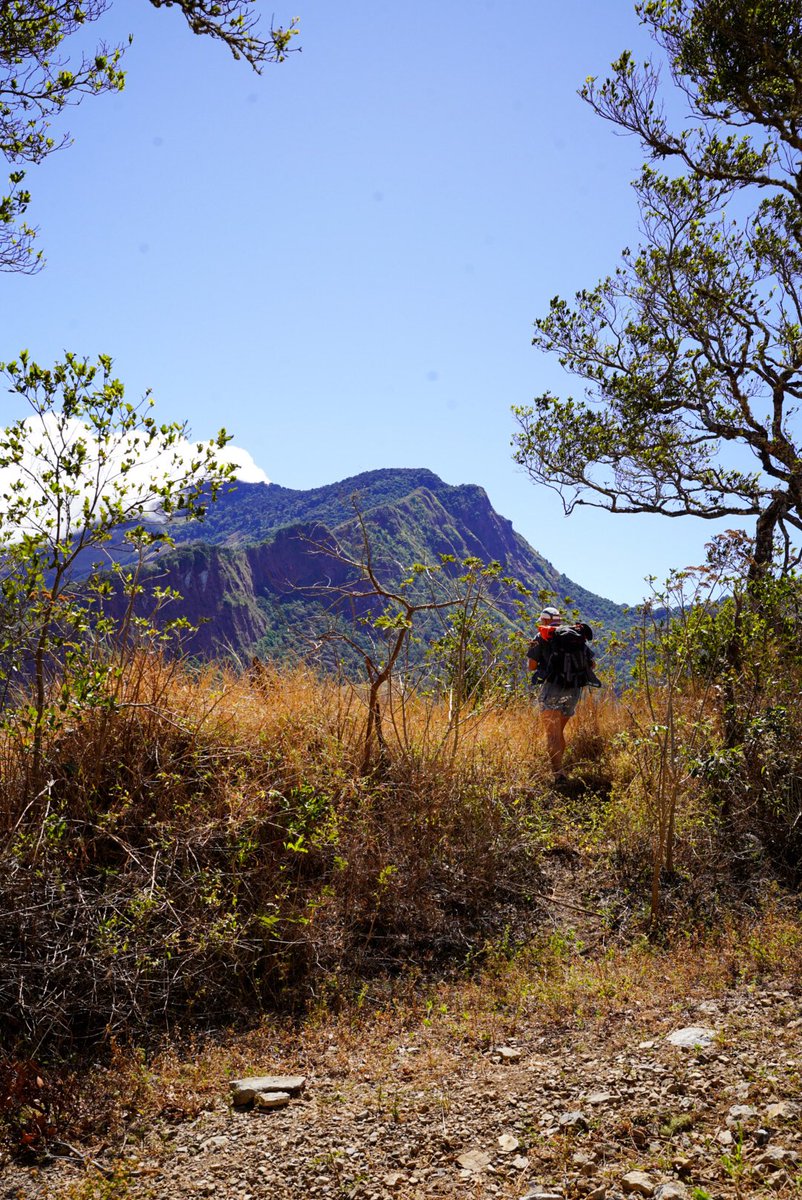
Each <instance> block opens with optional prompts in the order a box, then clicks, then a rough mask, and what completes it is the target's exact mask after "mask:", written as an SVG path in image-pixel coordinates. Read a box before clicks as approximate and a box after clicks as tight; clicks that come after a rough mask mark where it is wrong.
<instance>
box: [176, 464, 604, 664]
mask: <svg viewBox="0 0 802 1200" xmlns="http://www.w3.org/2000/svg"><path fill="white" fill-rule="evenodd" d="M360 522H361V525H360ZM362 528H364V531H365V534H366V536H367V537H368V539H369V542H370V545H371V553H372V556H373V559H374V564H375V566H376V569H377V571H379V572H380V573H381V574H382V577H383V578H385V579H387V580H393V579H395V580H399V579H400V578H402V577H403V575H405V574H406V573H407V572H408V571H409V568H410V567H411V566H412V564H413V563H415V562H423V563H427V564H430V565H435V564H439V563H440V562H441V557H442V556H443V555H453V556H454V559H455V560H456V563H455V565H454V567H453V568H451V567H448V568H447V569H448V570H449V571H451V573H452V574H456V573H459V571H460V570H461V567H460V566H459V564H461V563H462V562H463V561H464V560H465V559H467V558H478V559H480V560H481V561H482V562H483V563H488V562H491V561H497V562H499V563H500V564H501V567H502V571H503V573H504V574H506V575H509V576H512V577H514V578H516V579H519V580H521V582H522V583H524V584H525V585H526V586H527V587H528V588H529V589H530V590H531V591H532V592H533V600H532V609H533V618H534V616H535V615H536V612H535V611H534V610H535V609H536V608H537V607H538V605H539V603H540V601H539V598H538V595H539V593H540V594H546V593H547V594H548V595H549V596H550V597H551V596H554V597H555V598H556V599H557V600H558V601H559V602H560V603H561V604H562V603H566V604H573V605H575V606H576V607H577V608H578V609H579V610H580V611H581V612H582V615H583V617H584V618H585V619H587V620H589V621H590V622H591V623H594V624H597V625H602V626H604V627H605V628H607V629H610V630H612V629H618V628H621V627H623V625H625V624H626V609H625V607H624V606H622V605H619V604H616V603H615V602H614V601H612V600H607V599H606V598H604V597H601V596H597V595H596V594H595V593H593V592H591V591H590V590H589V589H587V588H584V587H583V586H582V585H581V584H579V583H577V582H576V581H574V580H571V579H569V578H568V576H566V575H565V574H563V573H561V572H559V571H557V569H556V568H555V567H554V566H553V565H552V564H551V563H550V562H549V561H548V560H547V559H545V558H544V557H543V556H542V555H541V554H540V553H539V552H538V551H537V550H535V549H534V548H533V547H532V546H530V545H529V543H528V542H527V541H526V540H525V539H524V538H523V537H522V536H521V535H520V534H519V533H517V532H516V531H515V529H514V528H513V525H512V522H511V521H510V520H509V519H508V518H507V517H504V516H502V515H501V514H499V513H497V512H496V510H495V509H494V508H493V506H492V504H491V503H490V500H489V497H488V496H487V493H486V492H485V490H484V489H483V488H482V487H480V486H479V485H477V484H458V485H452V484H447V483H445V482H444V481H443V480H442V479H440V478H439V476H437V475H436V474H435V473H434V472H433V471H430V470H428V469H427V468H419V469H418V468H408V467H405V468H380V469H377V470H375V471H368V472H363V473H361V474H359V475H355V476H350V477H348V478H346V479H344V480H341V481H339V482H335V483H332V484H325V485H323V486H321V487H317V488H312V489H306V490H305V489H291V488H284V487H282V486H281V485H280V484H275V483H242V482H239V481H238V482H237V484H236V485H235V486H234V487H233V488H232V489H231V490H230V491H229V490H227V491H226V492H225V493H224V494H223V495H221V496H220V497H219V498H218V499H217V501H216V502H215V503H214V504H213V505H211V506H210V507H209V511H208V514H207V516H206V518H205V519H204V521H203V522H191V523H189V522H187V523H184V524H179V523H176V524H175V525H174V526H172V527H171V533H172V535H173V537H174V538H175V541H176V546H175V548H174V549H172V550H170V551H168V552H165V553H163V554H161V555H160V556H159V559H158V564H157V566H156V567H155V568H154V574H153V576H152V577H153V578H156V577H157V576H158V579H159V584H160V585H161V586H168V587H173V588H175V589H176V590H177V591H178V592H179V593H180V594H181V596H182V600H181V601H180V603H178V604H177V606H176V608H174V609H173V610H172V613H171V615H177V613H178V611H179V610H180V615H182V616H186V617H187V618H188V620H189V621H190V622H191V623H192V624H193V625H198V626H199V628H198V631H197V633H195V634H194V635H193V636H192V637H191V638H190V639H189V643H188V647H189V649H190V651H191V652H192V653H195V654H198V655H201V656H203V657H212V656H214V655H215V654H220V653H229V654H230V653H234V654H235V655H236V656H238V657H240V658H241V657H247V656H251V655H253V654H258V655H262V656H264V655H267V656H270V657H273V656H275V657H279V658H283V657H293V656H297V655H298V654H299V653H302V651H301V650H300V646H301V644H302V642H303V639H304V637H305V636H306V635H307V633H308V635H309V638H310V642H314V641H315V639H316V638H319V637H320V635H321V631H322V629H323V626H324V624H325V620H326V617H327V615H328V616H329V617H330V612H329V608H330V603H329V608H327V604H326V602H324V598H323V597H322V595H321V594H318V595H316V594H315V593H316V589H317V591H318V593H320V584H321V580H322V579H324V578H325V579H328V581H329V583H330V585H331V587H333V588H334V589H335V590H336V589H337V588H340V589H341V590H344V591H347V590H348V588H349V586H351V584H350V582H349V578H348V572H347V570H346V568H345V567H344V565H343V564H342V563H341V562H338V560H337V559H336V557H333V556H332V555H330V554H327V553H325V552H323V551H322V550H321V543H322V542H327V540H328V539H333V541H334V542H337V543H339V544H344V545H346V544H347V545H350V546H351V547H352V548H353V547H355V546H356V547H358V546H359V544H360V540H361V536H362V533H361V530H362ZM324 560H325V561H324ZM331 594H332V593H331V592H329V593H326V596H327V597H328V598H329V599H330V596H331ZM511 613H512V610H511V609H510V614H511ZM510 620H511V621H512V620H513V617H512V615H510Z"/></svg>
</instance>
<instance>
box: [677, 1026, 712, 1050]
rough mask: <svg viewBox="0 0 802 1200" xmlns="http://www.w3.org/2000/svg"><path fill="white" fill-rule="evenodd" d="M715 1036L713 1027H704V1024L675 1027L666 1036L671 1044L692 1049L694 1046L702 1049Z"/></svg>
mask: <svg viewBox="0 0 802 1200" xmlns="http://www.w3.org/2000/svg"><path fill="white" fill-rule="evenodd" d="M715 1037H716V1031H715V1029H706V1028H705V1026H704V1025H687V1026H686V1027H685V1028H684V1029H675V1030H674V1031H673V1032H672V1033H669V1034H668V1036H667V1037H666V1041H667V1042H669V1043H670V1044H671V1045H672V1046H684V1047H686V1048H687V1049H693V1048H694V1047H696V1046H700V1047H702V1049H704V1048H705V1047H706V1046H709V1045H710V1044H711V1043H712V1042H713V1040H714V1039H715Z"/></svg>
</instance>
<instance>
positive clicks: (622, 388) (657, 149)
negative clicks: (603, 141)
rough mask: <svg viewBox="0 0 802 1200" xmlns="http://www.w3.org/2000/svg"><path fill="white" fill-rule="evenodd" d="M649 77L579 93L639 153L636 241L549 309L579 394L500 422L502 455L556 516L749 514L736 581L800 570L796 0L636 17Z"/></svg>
mask: <svg viewBox="0 0 802 1200" xmlns="http://www.w3.org/2000/svg"><path fill="white" fill-rule="evenodd" d="M636 12H637V13H638V15H639V16H640V18H641V21H642V22H643V23H644V24H645V25H646V26H647V27H648V29H649V30H650V32H651V34H652V36H653V38H654V40H655V41H656V42H657V44H658V45H659V46H660V47H661V48H662V50H663V52H664V54H665V57H666V59H667V62H668V69H669V74H670V78H671V81H672V82H673V84H674V87H675V89H676V91H677V92H678V94H679V99H680V101H681V102H682V104H683V105H684V106H685V108H687V110H688V111H689V113H690V121H689V122H687V123H686V124H685V125H684V127H683V126H680V125H679V123H677V127H676V128H675V127H674V123H673V122H672V119H670V117H669V115H668V114H667V111H666V108H665V107H664V105H663V104H662V102H661V82H660V73H659V68H658V66H657V65H655V64H654V63H653V62H647V63H645V64H642V65H638V64H636V62H635V61H634V59H633V56H632V54H631V53H629V52H625V53H623V54H622V55H621V57H620V58H619V59H618V60H617V61H616V62H615V63H613V65H612V72H613V73H612V76H611V77H610V78H607V79H606V80H605V81H604V82H601V83H600V82H599V81H597V80H596V79H594V78H590V79H588V80H587V82H586V84H585V86H584V87H583V89H582V91H581V95H582V96H583V98H584V99H585V100H586V101H587V102H588V103H589V104H590V105H591V107H592V108H593V109H594V110H595V111H596V112H597V113H598V114H599V115H600V116H602V117H603V118H605V119H606V120H608V121H610V122H612V124H613V125H614V126H616V127H617V128H618V129H619V130H623V131H625V132H627V133H632V134H634V135H635V136H636V137H638V138H639V140H640V142H641V145H642V147H643V149H644V151H645V154H646V156H647V160H646V162H645V164H644V166H643V168H642V170H641V172H640V175H639V177H638V178H637V180H636V181H635V184H634V187H635V192H636V195H637V198H638V204H639V208H640V218H641V229H642V233H643V242H642V244H641V245H640V246H639V247H638V248H637V249H636V250H634V251H631V250H630V249H625V250H624V251H623V253H622V259H621V262H620V264H619V266H618V267H617V268H616V270H615V272H614V273H613V274H612V275H610V276H609V277H607V278H606V279H603V280H601V282H599V283H598V284H596V286H595V287H592V288H590V289H588V290H583V291H580V292H578V293H577V295H576V296H575V298H574V301H573V302H572V303H570V302H568V301H566V300H564V299H562V298H560V297H556V298H555V299H553V300H552V302H551V305H550V309H549V312H548V314H547V315H546V316H545V317H543V318H542V319H540V320H538V321H537V322H536V325H535V328H536V333H535V337H534V344H535V345H536V346H538V347H539V348H541V349H544V350H547V351H551V352H554V353H556V354H557V355H558V356H559V361H560V363H561V364H562V365H563V366H565V367H566V368H567V369H568V370H569V371H570V372H572V373H573V374H575V375H577V376H578V377H579V378H580V379H583V380H584V381H585V383H586V389H585V397H584V398H583V399H581V400H577V399H574V398H572V397H568V398H566V399H561V398H558V397H555V396H553V395H551V394H550V393H546V394H544V395H542V396H539V397H538V398H536V399H535V400H534V402H533V404H532V405H530V406H526V407H522V408H519V409H517V410H516V416H517V421H518V431H517V432H516V435H515V438H514V445H515V452H514V453H515V459H516V461H517V462H518V463H520V464H521V465H523V466H524V467H525V469H526V470H527V471H528V472H529V474H530V476H531V477H532V479H533V480H534V481H536V482H538V483H543V484H546V485H547V486H549V487H552V488H554V489H556V490H557V491H558V492H559V493H560V495H561V497H562V499H563V504H564V507H565V511H566V512H567V513H570V512H571V511H572V510H573V508H574V507H575V505H577V504H589V505H595V506H597V507H601V508H605V509H607V510H609V511H610V512H617V513H660V514H662V515H664V516H669V517H678V516H696V517H701V518H704V519H707V520H711V519H719V518H736V519H744V518H752V519H754V529H753V537H754V540H753V548H752V557H751V565H750V574H751V576H752V577H753V578H755V577H757V576H759V575H761V574H764V573H765V572H766V571H767V570H768V569H769V567H770V565H771V564H772V562H773V560H774V556H775V553H776V548H777V544H778V543H779V544H780V545H781V546H782V549H783V558H782V569H783V570H786V571H787V570H788V569H789V568H790V567H791V566H793V565H794V563H796V562H798V561H799V560H800V554H799V552H798V549H797V547H798V544H799V538H798V534H799V532H800V531H801V530H802V444H801V443H800V433H799V428H798V420H797V406H798V403H799V400H800V398H802V8H800V6H799V3H798V0H772V2H771V3H767V2H764V0H648V2H643V3H641V4H639V5H638V6H637V7H636Z"/></svg>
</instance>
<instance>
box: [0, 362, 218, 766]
mask: <svg viewBox="0 0 802 1200" xmlns="http://www.w3.org/2000/svg"><path fill="white" fill-rule="evenodd" d="M0 371H2V372H3V374H4V375H5V377H6V379H7V380H8V382H9V383H10V385H11V386H10V390H11V392H12V393H14V394H15V395H17V396H18V397H21V398H23V399H24V400H25V402H26V404H27V407H28V409H29V413H28V415H27V416H26V417H23V418H20V419H19V420H17V421H15V422H14V423H13V424H12V425H10V426H9V428H7V429H5V430H3V431H2V432H0V559H1V560H2V564H3V569H2V575H0V679H2V680H3V681H4V682H5V683H6V690H7V688H8V683H9V681H12V680H17V681H18V683H17V685H16V686H15V687H13V688H12V692H13V695H12V699H13V700H14V701H16V703H17V705H18V706H19V705H20V704H22V708H21V709H20V708H19V707H18V710H17V713H16V722H15V724H16V728H17V729H18V730H19V729H22V730H23V732H24V733H25V735H26V736H28V737H29V739H30V741H29V748H30V751H31V772H30V773H31V786H32V787H35V786H36V785H37V783H38V779H39V773H40V766H41V759H42V746H43V735H44V732H45V729H46V727H47V726H48V725H53V724H57V722H58V716H57V713H58V711H59V710H64V709H66V708H68V707H69V705H70V700H71V697H70V695H69V694H68V689H69V684H68V682H67V680H66V677H64V676H63V677H62V681H61V689H60V692H59V695H58V699H57V703H56V707H55V708H54V707H53V705H52V703H51V699H52V697H51V691H52V684H53V682H54V681H55V680H56V678H57V677H58V675H59V674H60V673H62V668H63V666H64V664H65V661H68V660H70V659H71V658H72V660H73V661H76V660H78V661H83V649H84V647H85V646H86V644H87V642H91V639H92V636H93V634H92V629H93V625H94V623H95V619H96V617H97V615H98V604H97V601H98V598H99V597H102V595H103V593H104V591H106V590H108V586H109V585H108V582H106V583H105V584H104V582H103V581H102V580H101V581H100V582H97V581H93V580H91V578H90V579H89V580H88V579H87V577H90V576H91V573H92V569H93V568H94V567H97V566H101V565H105V567H106V568H107V569H111V567H112V564H113V563H114V561H115V557H118V556H119V553H120V551H121V550H122V551H125V550H126V549H128V550H129V551H130V550H131V549H132V548H140V549H146V548H148V547H152V546H153V545H154V544H155V543H157V542H165V541H167V542H169V538H168V536H167V533H166V531H165V529H164V526H163V525H161V524H160V523H159V521H160V519H161V518H162V517H164V516H172V517H175V516H185V517H198V516H202V515H203V512H204V506H205V503H206V500H207V499H209V498H212V499H213V498H214V497H215V496H216V495H217V493H218V492H219V489H220V488H221V487H222V486H223V484H224V483H225V481H226V480H227V479H228V478H230V476H231V474H232V470H233V468H232V467H231V466H230V465H228V464H223V463H221V462H220V461H219V458H218V451H219V450H220V449H222V447H223V446H224V445H225V444H226V442H227V441H228V435H227V434H226V433H225V431H224V430H221V431H220V433H219V434H218V435H217V438H216V439H214V440H213V441H209V442H205V443H198V444H197V445H195V446H192V447H190V446H188V443H187V442H186V436H187V429H186V426H185V425H183V424H180V423H177V422H173V423H170V424H160V423H158V422H157V421H156V419H155V417H154V416H153V413H152V411H151V410H152V407H153V400H152V398H151V397H150V395H149V394H148V395H146V396H145V397H144V399H143V400H142V401H141V402H140V403H138V404H131V403H129V402H128V401H127V400H126V399H125V390H124V388H123V385H122V383H121V382H120V381H119V379H116V378H114V376H113V375H112V361H111V359H110V358H108V357H107V356H106V355H101V356H100V357H99V359H98V361H97V363H90V362H89V361H88V360H86V359H80V358H77V357H76V356H75V355H72V354H67V355H66V356H65V359H64V361H63V362H59V363H56V364H55V366H54V367H53V368H52V369H45V368H42V367H40V366H38V365H37V364H36V363H34V362H31V361H30V359H29V357H28V355H27V353H26V352H23V353H22V354H20V356H19V358H18V360H17V361H15V362H10V363H7V364H0ZM148 515H149V516H150V520H149V521H148V520H146V518H147V517H148ZM110 550H111V551H112V553H111V554H109V553H108V551H110ZM118 573H119V574H121V575H122V584H123V586H124V587H126V588H127V589H128V590H129V592H131V593H133V592H135V591H136V589H137V586H138V585H137V581H136V573H135V572H127V571H125V570H121V571H120V572H118ZM129 618H130V613H129ZM96 665H97V664H94V665H92V664H90V666H89V668H88V669H89V671H90V673H91V672H92V671H95V667H96ZM84 666H86V663H85V661H84ZM101 674H102V670H101ZM98 678H99V677H98ZM101 682H102V681H101ZM85 685H86V672H85V673H84V679H83V682H82V683H81V684H80V685H79V688H83V690H84V691H85V690H86V687H85ZM101 690H102V688H101ZM28 695H31V700H30V703H29V704H28V703H27V699H26V698H27V697H28ZM26 705H27V707H26ZM26 731H27V732H26Z"/></svg>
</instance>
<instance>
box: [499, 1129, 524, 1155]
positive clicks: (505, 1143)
mask: <svg viewBox="0 0 802 1200" xmlns="http://www.w3.org/2000/svg"><path fill="white" fill-rule="evenodd" d="M498 1144H499V1147H500V1149H501V1152H502V1154H512V1153H513V1152H514V1151H515V1150H517V1149H518V1147H519V1146H520V1144H521V1143H520V1142H519V1141H518V1139H517V1137H513V1136H512V1134H511V1133H502V1135H501V1137H500V1138H499V1139H498Z"/></svg>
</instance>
